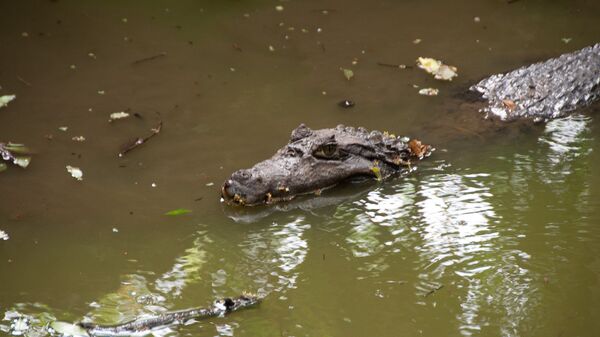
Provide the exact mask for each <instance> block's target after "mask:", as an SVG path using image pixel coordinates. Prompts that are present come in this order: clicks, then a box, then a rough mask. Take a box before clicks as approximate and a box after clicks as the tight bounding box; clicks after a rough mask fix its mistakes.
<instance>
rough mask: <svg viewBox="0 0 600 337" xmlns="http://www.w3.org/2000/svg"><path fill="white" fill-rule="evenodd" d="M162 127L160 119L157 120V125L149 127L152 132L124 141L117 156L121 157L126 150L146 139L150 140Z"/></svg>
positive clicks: (142, 142)
mask: <svg viewBox="0 0 600 337" xmlns="http://www.w3.org/2000/svg"><path fill="white" fill-rule="evenodd" d="M161 129H162V121H161V122H158V125H157V126H156V127H155V128H153V129H151V130H150V131H151V132H152V133H151V134H149V135H148V136H146V137H144V138H142V137H138V138H136V139H133V140H132V141H130V142H127V143H125V145H123V146H121V149H122V150H121V152H119V157H123V156H124V155H125V154H126V153H127V152H129V151H131V150H133V149H136V148H137V147H138V146H140V145H142V144H144V143H146V142H147V141H148V140H150V138H152V137H154V136H156V135H157V134H158V133H159V132H160V130H161Z"/></svg>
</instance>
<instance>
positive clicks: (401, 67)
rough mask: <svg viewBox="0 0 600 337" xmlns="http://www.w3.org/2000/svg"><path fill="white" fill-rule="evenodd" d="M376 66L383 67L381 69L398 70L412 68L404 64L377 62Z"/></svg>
mask: <svg viewBox="0 0 600 337" xmlns="http://www.w3.org/2000/svg"><path fill="white" fill-rule="evenodd" d="M377 65H378V66H383V67H390V68H398V69H406V68H412V66H407V65H406V64H392V63H384V62H377Z"/></svg>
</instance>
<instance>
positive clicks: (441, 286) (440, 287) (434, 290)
mask: <svg viewBox="0 0 600 337" xmlns="http://www.w3.org/2000/svg"><path fill="white" fill-rule="evenodd" d="M443 287H444V285H443V284H440V285H439V286H438V287H437V288H433V289H431V290H429V291H428V292H427V293H426V294H425V295H423V297H427V296H430V295H433V294H434V293H435V292H436V291H438V290H440V289H442V288H443Z"/></svg>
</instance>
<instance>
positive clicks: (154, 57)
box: [126, 38, 167, 65]
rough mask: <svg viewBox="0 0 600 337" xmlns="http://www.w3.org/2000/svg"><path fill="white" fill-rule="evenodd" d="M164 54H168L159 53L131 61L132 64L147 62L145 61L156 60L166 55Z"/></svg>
mask: <svg viewBox="0 0 600 337" xmlns="http://www.w3.org/2000/svg"><path fill="white" fill-rule="evenodd" d="M126 39H127V38H126ZM164 56H167V53H166V52H162V53H158V54H156V55H152V56H148V57H144V58H142V59H139V60H135V61H133V62H131V64H133V65H138V64H141V63H145V62H148V61H152V60H156V59H157V58H160V57H164Z"/></svg>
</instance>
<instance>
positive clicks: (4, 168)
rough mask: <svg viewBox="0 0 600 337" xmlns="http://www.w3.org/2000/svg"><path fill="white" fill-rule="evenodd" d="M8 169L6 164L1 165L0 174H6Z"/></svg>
mask: <svg viewBox="0 0 600 337" xmlns="http://www.w3.org/2000/svg"><path fill="white" fill-rule="evenodd" d="M7 169H8V166H6V164H5V163H0V172H4V171H6V170H7Z"/></svg>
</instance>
